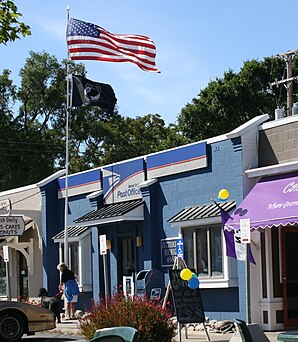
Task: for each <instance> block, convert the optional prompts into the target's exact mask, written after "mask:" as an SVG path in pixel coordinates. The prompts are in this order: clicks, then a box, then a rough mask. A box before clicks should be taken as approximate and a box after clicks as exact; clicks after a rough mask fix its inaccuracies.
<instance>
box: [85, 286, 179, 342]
mask: <svg viewBox="0 0 298 342" xmlns="http://www.w3.org/2000/svg"><path fill="white" fill-rule="evenodd" d="M117 326H130V327H133V328H135V329H137V330H138V342H151V341H152V342H156V341H159V342H170V341H171V340H172V338H173V337H174V336H175V330H176V328H177V324H176V323H174V322H173V321H172V320H171V315H170V314H169V312H168V310H167V309H165V308H162V306H161V304H155V303H154V302H152V301H149V300H148V299H146V298H141V297H127V298H126V297H125V296H124V295H123V293H120V294H116V295H114V297H113V298H111V299H109V300H107V301H105V300H100V301H99V302H92V303H91V309H90V310H88V311H87V314H86V315H85V317H84V318H82V319H80V331H81V333H82V334H83V335H84V336H85V338H86V339H87V340H90V339H92V338H93V336H94V333H95V331H96V330H97V329H102V328H110V327H117Z"/></svg>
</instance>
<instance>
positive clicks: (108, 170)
mask: <svg viewBox="0 0 298 342" xmlns="http://www.w3.org/2000/svg"><path fill="white" fill-rule="evenodd" d="M267 119H268V116H267V115H263V116H260V117H257V118H255V119H253V120H251V121H249V122H248V123H247V124H245V125H243V126H241V127H239V128H238V129H236V130H234V131H232V132H230V133H228V134H225V135H222V136H218V137H215V138H212V139H207V140H205V141H200V142H197V143H192V144H189V145H186V146H182V147H178V148H174V149H171V150H166V151H162V152H158V153H153V154H150V155H146V156H142V157H139V158H134V159H131V160H125V161H123V162H119V163H115V164H111V165H107V166H104V167H102V168H96V169H93V170H87V171H85V172H80V173H77V174H73V175H70V176H69V177H68V183H69V186H68V223H69V227H68V234H67V235H68V242H67V244H68V250H69V267H70V268H71V269H72V270H73V271H74V272H75V273H76V274H77V276H78V282H79V285H80V288H81V291H82V293H83V295H82V296H81V304H82V305H83V304H84V303H87V302H88V301H89V299H91V298H92V297H93V298H95V299H97V298H98V296H104V295H105V294H112V293H113V292H114V291H117V290H118V289H119V287H121V286H123V287H124V289H125V290H130V289H132V291H135V292H138V291H139V292H140V291H143V292H146V293H147V295H149V296H150V295H151V293H150V291H149V292H148V290H152V287H153V288H154V290H156V288H160V291H161V294H160V295H161V296H163V295H164V289H165V287H166V286H167V283H168V269H169V268H172V267H173V263H174V260H175V256H176V241H177V239H179V238H181V237H183V239H184V260H185V262H186V265H187V266H188V267H189V268H192V269H195V270H196V272H197V273H198V275H199V279H200V288H201V293H202V298H203V303H204V308H205V313H206V316H208V317H209V318H211V319H233V318H235V317H238V318H245V315H246V309H247V306H246V297H245V289H246V285H245V270H246V269H245V263H244V262H237V260H235V259H233V258H228V257H227V256H226V250H225V249H226V246H225V242H224V238H223V231H222V226H221V218H220V210H219V208H218V207H217V206H216V204H215V203H214V202H213V200H212V198H214V199H217V195H218V192H219V190H220V189H222V188H226V189H228V190H229V193H230V196H229V199H228V200H227V201H226V202H224V203H221V205H222V206H223V208H224V209H225V210H226V211H231V210H233V209H234V208H235V207H236V203H239V202H240V201H241V200H242V199H243V197H244V194H245V193H246V192H247V191H248V190H247V189H250V188H251V187H252V184H250V181H249V180H247V179H245V177H244V170H246V169H247V168H248V167H257V166H258V157H257V151H258V146H257V140H258V130H259V125H260V124H261V123H262V122H264V121H266V120H267ZM40 189H41V196H42V227H43V228H42V231H43V237H44V240H43V241H44V242H43V243H44V247H45V248H44V254H43V266H44V272H43V282H44V286H46V287H47V288H49V289H50V291H55V289H56V286H57V282H58V279H57V275H56V274H57V272H56V271H55V270H56V264H57V263H58V262H59V261H63V255H64V252H63V248H64V222H65V217H64V216H65V213H64V207H65V177H60V178H58V180H57V179H54V180H53V181H51V182H44V183H41V184H40ZM102 237H103V238H104V239H106V246H107V248H108V249H107V250H104V251H102V250H101V249H102V246H101V244H100V239H101V238H102ZM102 253H103V254H102ZM54 272H55V273H54ZM54 274H55V276H54ZM150 282H152V283H151V285H150V286H151V287H150V286H149V283H150ZM147 285H148V286H147ZM149 287H150V288H149ZM83 302H84V303H83Z"/></svg>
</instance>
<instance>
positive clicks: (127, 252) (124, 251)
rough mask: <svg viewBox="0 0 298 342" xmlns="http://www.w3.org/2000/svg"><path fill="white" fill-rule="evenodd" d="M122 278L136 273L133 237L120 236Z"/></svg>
mask: <svg viewBox="0 0 298 342" xmlns="http://www.w3.org/2000/svg"><path fill="white" fill-rule="evenodd" d="M120 255H121V258H120V263H121V264H120V279H122V278H123V276H133V275H134V273H135V250H134V239H133V238H132V237H123V238H120Z"/></svg>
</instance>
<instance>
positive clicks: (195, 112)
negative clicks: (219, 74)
mask: <svg viewBox="0 0 298 342" xmlns="http://www.w3.org/2000/svg"><path fill="white" fill-rule="evenodd" d="M284 70H285V62H284V61H283V60H281V59H277V58H273V57H272V58H265V59H264V61H262V62H260V61H257V60H252V61H247V62H245V63H244V65H243V67H242V68H241V70H240V72H239V73H235V72H233V71H232V70H228V71H227V72H225V73H224V76H223V78H216V80H215V81H211V82H210V83H209V84H208V86H207V87H206V88H205V89H203V90H201V92H200V93H199V95H198V96H197V97H196V98H194V99H193V100H192V103H188V104H187V105H186V106H185V107H184V108H182V110H181V113H180V115H179V116H178V127H179V129H180V130H181V132H182V134H183V135H185V137H187V138H188V139H190V140H191V141H196V140H202V139H206V138H210V137H213V136H216V135H220V134H223V133H227V132H229V131H231V130H232V129H234V128H236V127H238V126H240V125H241V124H243V123H245V122H247V121H248V120H250V119H251V118H253V117H255V116H257V115H260V114H264V113H268V114H269V115H270V116H271V117H272V118H273V113H274V109H275V108H276V107H277V106H279V107H282V106H285V104H286V92H285V91H282V90H283V89H282V88H276V87H274V88H271V87H270V82H273V81H274V80H275V79H280V78H281V76H282V75H283V73H284ZM294 70H297V67H296V66H295V67H294Z"/></svg>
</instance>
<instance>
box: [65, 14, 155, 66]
mask: <svg viewBox="0 0 298 342" xmlns="http://www.w3.org/2000/svg"><path fill="white" fill-rule="evenodd" d="M67 45H68V51H69V56H70V59H72V60H97V61H106V62H132V63H135V64H136V65H137V66H139V67H140V68H141V69H142V70H145V71H152V72H160V71H159V70H158V69H157V68H156V65H155V56H156V48H155V45H154V42H153V41H152V40H151V39H150V38H149V37H146V36H141V35H137V34H112V33H110V32H108V31H107V30H105V29H103V28H102V27H100V26H97V25H94V24H91V23H87V22H85V21H81V20H78V19H73V18H71V19H70V20H69V22H68V26H67Z"/></svg>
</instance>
